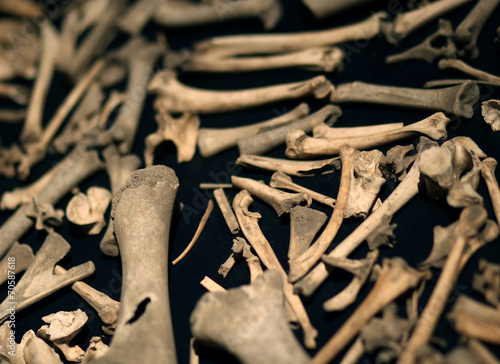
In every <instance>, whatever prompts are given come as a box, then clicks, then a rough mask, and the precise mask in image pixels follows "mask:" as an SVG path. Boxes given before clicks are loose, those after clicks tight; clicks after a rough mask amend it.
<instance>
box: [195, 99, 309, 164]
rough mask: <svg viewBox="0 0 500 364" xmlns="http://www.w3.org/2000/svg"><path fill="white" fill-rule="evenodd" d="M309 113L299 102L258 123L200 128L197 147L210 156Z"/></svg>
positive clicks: (206, 155) (304, 104)
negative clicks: (292, 107) (239, 141)
mask: <svg viewBox="0 0 500 364" xmlns="http://www.w3.org/2000/svg"><path fill="white" fill-rule="evenodd" d="M308 113H309V105H307V104H306V103H301V104H299V105H298V106H297V107H296V108H295V109H293V110H291V111H289V112H287V113H286V114H283V115H280V116H278V117H276V118H273V119H270V120H266V121H262V122H260V123H255V124H250V125H244V126H238V127H234V128H218V129H212V128H200V130H199V131H198V149H199V150H200V154H201V155H202V157H205V158H208V157H211V156H213V155H215V154H217V153H219V152H221V151H223V150H226V149H228V148H231V147H234V146H236V144H237V140H238V139H240V138H244V137H248V136H251V135H255V134H259V133H261V132H264V131H267V130H271V129H275V128H278V127H279V126H281V125H283V124H288V123H290V122H291V121H293V120H296V119H300V118H302V117H305V116H306V115H307V114H308Z"/></svg>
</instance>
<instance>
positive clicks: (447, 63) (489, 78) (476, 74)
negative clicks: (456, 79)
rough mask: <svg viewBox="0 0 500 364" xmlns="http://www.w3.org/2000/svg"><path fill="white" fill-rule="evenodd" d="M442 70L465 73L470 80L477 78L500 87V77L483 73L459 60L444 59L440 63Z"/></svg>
mask: <svg viewBox="0 0 500 364" xmlns="http://www.w3.org/2000/svg"><path fill="white" fill-rule="evenodd" d="M438 67H439V69H441V70H445V69H453V70H457V71H460V72H463V73H465V74H466V75H467V76H468V77H470V78H476V79H478V80H481V81H486V82H489V83H493V84H497V85H499V86H500V77H499V76H495V75H492V74H491V73H488V72H484V71H481V70H479V69H477V68H474V67H471V66H469V65H468V64H467V63H465V62H464V61H462V60H459V59H442V60H440V61H439V63H438Z"/></svg>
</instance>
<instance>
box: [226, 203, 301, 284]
mask: <svg viewBox="0 0 500 364" xmlns="http://www.w3.org/2000/svg"><path fill="white" fill-rule="evenodd" d="M292 210H293V209H292ZM290 213H291V212H290ZM232 250H233V253H232V254H231V255H230V257H229V258H228V259H227V260H226V261H225V262H224V264H222V265H221V266H220V267H219V271H218V273H219V274H220V275H222V276H223V277H224V278H226V276H227V274H228V273H229V271H230V270H231V269H232V268H233V266H234V264H235V263H236V261H237V260H239V259H245V261H246V263H247V265H248V269H249V270H250V282H253V281H254V280H255V278H257V277H258V276H260V275H261V274H262V273H263V270H262V266H261V265H260V259H259V258H258V257H257V256H255V255H254V254H253V253H252V251H251V246H250V244H248V243H247V241H246V240H245V239H243V238H242V237H239V236H238V237H236V238H234V239H233V247H232Z"/></svg>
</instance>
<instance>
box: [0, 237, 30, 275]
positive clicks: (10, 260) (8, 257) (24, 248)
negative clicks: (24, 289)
mask: <svg viewBox="0 0 500 364" xmlns="http://www.w3.org/2000/svg"><path fill="white" fill-rule="evenodd" d="M34 258H35V255H34V254H33V250H32V249H31V247H30V246H29V245H27V244H19V243H18V242H17V241H16V242H15V243H14V245H12V247H11V248H10V249H9V251H8V252H7V254H5V257H4V258H3V259H2V260H1V261H0V284H3V283H5V282H7V279H8V277H9V275H12V274H11V272H13V273H14V274H19V273H22V272H24V271H25V270H26V269H28V267H29V266H30V265H31V263H32V262H33V259H34Z"/></svg>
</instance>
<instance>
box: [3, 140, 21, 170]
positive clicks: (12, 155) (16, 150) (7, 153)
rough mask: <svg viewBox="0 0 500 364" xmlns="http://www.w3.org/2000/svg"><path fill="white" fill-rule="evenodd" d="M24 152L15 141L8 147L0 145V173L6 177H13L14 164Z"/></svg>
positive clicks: (19, 160)
mask: <svg viewBox="0 0 500 364" xmlns="http://www.w3.org/2000/svg"><path fill="white" fill-rule="evenodd" d="M23 157H24V153H23V151H22V150H21V148H20V147H19V145H17V144H16V143H12V144H11V146H10V147H9V148H4V147H0V173H1V174H2V175H4V176H5V177H7V178H12V177H15V175H16V164H18V163H19V162H21V160H22V158H23Z"/></svg>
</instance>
